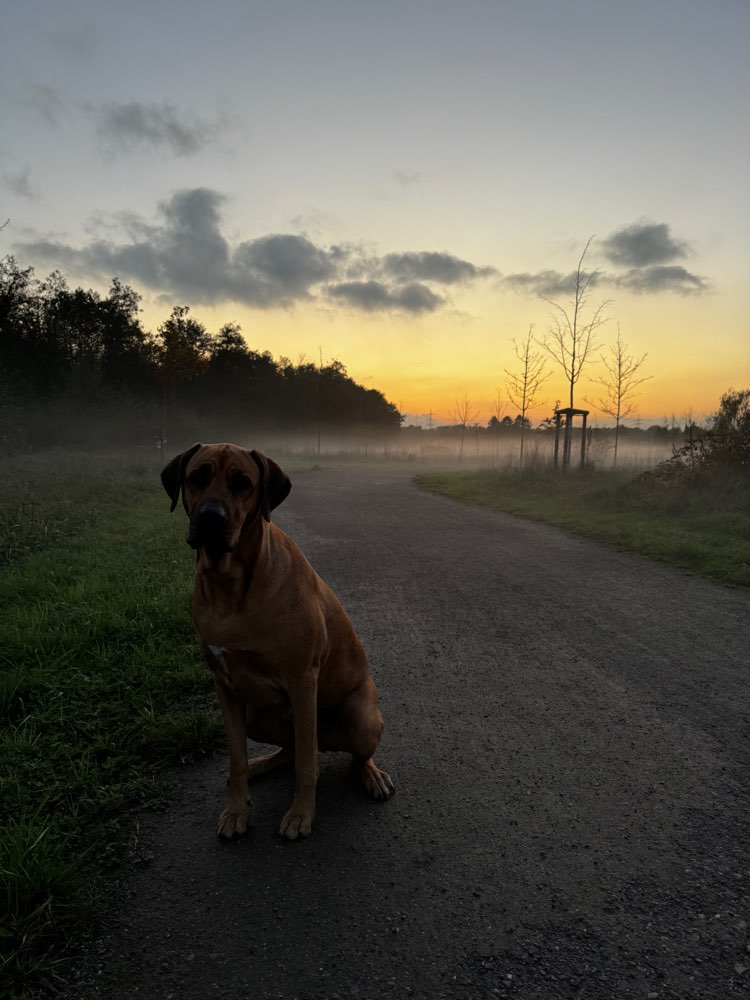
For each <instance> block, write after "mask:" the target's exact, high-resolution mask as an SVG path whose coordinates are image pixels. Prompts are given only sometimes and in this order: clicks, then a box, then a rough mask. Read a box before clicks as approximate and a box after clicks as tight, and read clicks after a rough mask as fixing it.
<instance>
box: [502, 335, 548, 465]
mask: <svg viewBox="0 0 750 1000" xmlns="http://www.w3.org/2000/svg"><path fill="white" fill-rule="evenodd" d="M533 332H534V324H533V323H532V324H531V326H530V327H529V332H528V333H527V334H526V337H525V339H524V340H521V341H517V340H515V339H514V340H513V347H514V349H515V352H516V357H517V358H518V360H519V361H520V362H521V367H520V368H519V369H518V370H517V371H514V372H512V371H509V370H508V369H507V368H506V369H505V374H506V375H507V378H506V379H505V387H506V389H507V392H508V399H509V400H510V401H511V403H513V405H514V406H517V407H518V409H519V410H520V415H521V420H520V426H521V451H520V455H519V458H518V465H519V468H523V443H524V436H525V433H526V427H527V424H528V420H527V419H526V414H527V413H528V411H529V410H533V409H534V407H535V406H541V405H542V400H540V399H539V391H540V389H541V387H542V386H543V385H544V383H545V382H546V381H547V379H548V378H549V377H550V373H549V372H547V371H546V367H547V360H546V358H545V357H544V355H543V354H542V353H541V351H535V350H534V344H535V341H534V338H533Z"/></svg>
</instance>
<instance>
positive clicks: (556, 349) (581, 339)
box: [540, 236, 612, 408]
mask: <svg viewBox="0 0 750 1000" xmlns="http://www.w3.org/2000/svg"><path fill="white" fill-rule="evenodd" d="M593 239H594V237H593V236H590V237H589V240H588V242H587V243H586V246H585V247H584V248H583V253H582V254H581V256H580V258H579V261H578V266H577V267H576V270H575V272H574V274H573V276H572V278H573V301H572V302H571V303H570V304H569V305H567V306H563V305H560V303H559V302H553V301H552V299H548V298H545V297H544V296H542V298H544V301H545V302H547V303H548V304H549V305H551V306H552V309H553V312H552V314H551V318H550V325H549V327H548V328H547V333H546V335H545V336H544V339H543V340H542V341H541V342H540V346H541V347H543V348H544V350H545V351H546V352H547V353H548V354H549V356H550V357H551V358H552V360H553V361H554V362H555V363H556V364H558V365H559V366H560V367H561V368H562V370H563V372H564V373H565V378H566V379H567V381H568V386H569V388H570V398H569V401H568V406H570V407H571V408H572V407H573V406H574V405H575V402H574V396H575V387H576V383H577V382H578V380H579V378H580V377H581V372H582V371H583V369H584V367H585V366H586V365H587V364H588V363H589V362H590V361H591V360H592V356H593V354H594V353H595V352H596V351H598V350H599V348H600V346H601V345H600V344H599V343H597V338H596V331H597V330H598V329H599V327H600V326H603V324H604V323H607V322H608V321H609V318H608V317H607V316H605V315H604V310H605V309H606V308H607V306H608V305H610V303H611V301H612V300H611V299H604V300H603V301H602V302H600V303H599V305H598V306H597V307H596V309H594V311H593V313H592V314H591V316H590V318H588V319H587V318H586V311H587V310H586V307H587V306H588V305H589V298H590V296H591V290H592V288H593V286H594V285H595V284H596V280H597V277H598V275H599V273H600V269H599V268H598V267H597V268H594V269H593V270H589V269H588V268H586V266H585V260H586V255H587V253H588V252H589V247H590V246H591V243H592V241H593Z"/></svg>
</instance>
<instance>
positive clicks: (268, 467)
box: [250, 449, 292, 521]
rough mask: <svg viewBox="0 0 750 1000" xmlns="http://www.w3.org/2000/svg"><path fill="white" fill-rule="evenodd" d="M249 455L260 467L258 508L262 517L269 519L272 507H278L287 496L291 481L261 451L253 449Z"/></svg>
mask: <svg viewBox="0 0 750 1000" xmlns="http://www.w3.org/2000/svg"><path fill="white" fill-rule="evenodd" d="M250 455H251V457H252V458H253V460H254V461H255V464H256V465H257V466H258V468H259V469H260V510H261V513H262V514H263V517H264V518H265V519H266V520H267V521H270V520H271V511H272V510H273V509H274V507H278V506H279V504H280V503H282V502H283V501H284V500H286V498H287V497H288V496H289V491H290V490H291V488H292V481H291V479H290V478H289V476H287V474H286V473H285V472H284V471H283V470H282V469H281V468H280V467H279V466H278V465H277V464H276V462H274V460H273V459H272V458H269V457H268V455H264V454H263V452H262V451H256V450H255V449H253V450H252V451H251V452H250Z"/></svg>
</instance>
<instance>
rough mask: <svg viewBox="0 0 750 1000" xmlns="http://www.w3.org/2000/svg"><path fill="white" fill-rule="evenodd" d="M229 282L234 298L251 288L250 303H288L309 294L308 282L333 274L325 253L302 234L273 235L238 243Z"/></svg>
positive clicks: (330, 262)
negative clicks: (251, 301) (251, 297)
mask: <svg viewBox="0 0 750 1000" xmlns="http://www.w3.org/2000/svg"><path fill="white" fill-rule="evenodd" d="M233 264H234V266H233V269H232V271H233V278H232V285H233V287H234V289H235V294H236V297H237V298H239V299H241V300H242V299H244V300H245V301H247V298H246V295H243V291H244V292H245V293H246V291H247V290H248V289H250V288H252V296H253V303H252V304H254V305H261V306H270V305H278V304H289V303H291V302H292V301H294V300H297V299H305V298H310V297H311V292H310V288H311V286H312V285H315V284H318V283H319V282H321V281H326V280H327V279H329V278H331V277H333V275H334V273H335V264H334V262H333V261H332V259H331V257H330V255H329V253H328V252H327V251H326V250H322V249H320V248H319V247H316V246H315V244H314V243H311V242H310V240H308V239H306V238H305V237H304V236H294V235H273V236H262V237H260V238H259V239H257V240H249V241H247V242H246V243H241V244H240V245H239V246H238V247H237V250H236V251H235V254H234V260H233Z"/></svg>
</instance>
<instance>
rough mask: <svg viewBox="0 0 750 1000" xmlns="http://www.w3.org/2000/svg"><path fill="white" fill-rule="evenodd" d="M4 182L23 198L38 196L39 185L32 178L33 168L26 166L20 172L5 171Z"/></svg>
mask: <svg viewBox="0 0 750 1000" xmlns="http://www.w3.org/2000/svg"><path fill="white" fill-rule="evenodd" d="M3 184H4V185H5V186H6V187H7V188H8V189H9V190H10V191H12V192H13V194H16V195H18V196H19V197H21V198H38V197H39V185H38V184H34V183H33V181H32V180H31V169H30V168H29V167H24V168H23V169H22V170H19V171H18V173H11V172H10V171H8V170H5V171H3Z"/></svg>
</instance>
